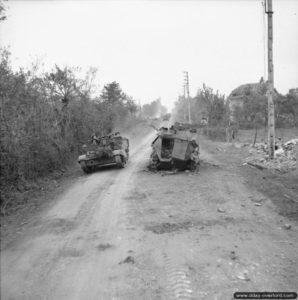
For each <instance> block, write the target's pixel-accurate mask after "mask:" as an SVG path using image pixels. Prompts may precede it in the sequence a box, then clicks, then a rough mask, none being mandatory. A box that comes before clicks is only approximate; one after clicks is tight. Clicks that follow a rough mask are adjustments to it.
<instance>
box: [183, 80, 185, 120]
mask: <svg viewBox="0 0 298 300" xmlns="http://www.w3.org/2000/svg"><path fill="white" fill-rule="evenodd" d="M185 94H186V85H185V83H184V84H183V122H185V121H186V105H185V100H186V97H185Z"/></svg>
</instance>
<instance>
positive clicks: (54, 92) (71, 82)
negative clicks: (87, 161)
mask: <svg viewBox="0 0 298 300" xmlns="http://www.w3.org/2000/svg"><path fill="white" fill-rule="evenodd" d="M0 59H1V61H0V93H1V94H0V98H1V106H0V116H1V120H0V122H1V124H0V125H1V148H0V154H1V191H2V192H1V197H2V198H1V205H2V207H3V205H6V204H7V201H8V199H7V197H6V195H7V192H9V191H11V190H14V189H15V188H16V189H19V190H21V191H23V190H24V189H26V188H27V186H28V182H29V181H32V180H33V181H34V180H35V179H37V178H40V177H42V176H46V175H48V174H49V173H51V172H53V171H55V170H62V172H63V170H64V168H65V167H66V166H67V165H68V164H69V162H73V161H74V160H75V158H76V156H77V155H78V153H79V152H80V149H81V145H82V143H85V142H86V141H88V140H89V139H90V136H91V134H92V133H96V134H97V135H99V136H100V135H105V134H109V133H110V132H112V131H113V130H114V129H115V127H120V124H121V128H123V129H127V128H129V127H133V126H135V125H136V124H137V123H138V122H139V120H138V119H137V111H138V107H137V105H136V102H135V101H134V99H133V98H132V97H130V96H128V95H126V94H125V93H124V92H123V91H122V89H121V87H120V85H119V83H117V82H112V83H109V84H107V85H105V86H104V87H103V88H102V90H101V91H99V87H98V83H97V82H96V70H95V69H93V68H91V69H90V70H88V71H87V72H86V74H85V76H83V78H82V76H79V75H78V74H79V71H80V70H79V69H78V68H70V67H63V68H61V67H59V66H55V67H54V69H53V70H52V71H50V72H45V73H42V74H40V71H39V69H38V66H33V67H32V68H31V69H30V70H24V69H19V70H16V71H15V70H13V69H12V66H11V64H10V54H9V52H8V51H7V50H5V49H2V50H1V52H0Z"/></svg>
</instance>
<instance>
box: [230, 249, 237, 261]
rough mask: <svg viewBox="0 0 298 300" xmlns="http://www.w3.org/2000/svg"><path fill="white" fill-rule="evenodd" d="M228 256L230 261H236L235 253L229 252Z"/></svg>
mask: <svg viewBox="0 0 298 300" xmlns="http://www.w3.org/2000/svg"><path fill="white" fill-rule="evenodd" d="M229 256H230V259H232V260H235V259H237V255H236V253H235V251H231V252H230V255H229Z"/></svg>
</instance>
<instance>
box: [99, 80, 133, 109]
mask: <svg viewBox="0 0 298 300" xmlns="http://www.w3.org/2000/svg"><path fill="white" fill-rule="evenodd" d="M100 98H101V100H102V101H103V102H105V103H107V104H110V105H113V104H116V103H119V104H123V103H124V101H125V100H126V99H127V96H126V95H125V93H124V92H123V91H122V89H121V88H120V85H119V83H117V82H116V81H113V82H112V83H109V84H107V85H105V86H104V88H103V90H102V93H101V95H100Z"/></svg>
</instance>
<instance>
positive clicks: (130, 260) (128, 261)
mask: <svg viewBox="0 0 298 300" xmlns="http://www.w3.org/2000/svg"><path fill="white" fill-rule="evenodd" d="M134 263H135V259H134V258H133V257H132V256H131V255H129V256H127V257H126V258H125V259H124V260H123V261H121V262H120V263H119V265H121V264H134Z"/></svg>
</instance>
